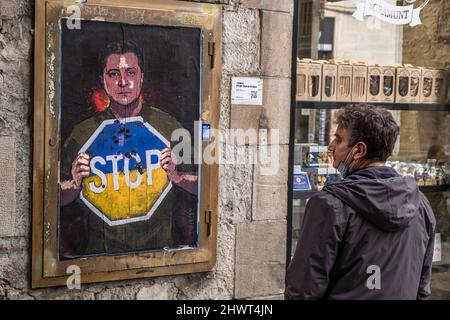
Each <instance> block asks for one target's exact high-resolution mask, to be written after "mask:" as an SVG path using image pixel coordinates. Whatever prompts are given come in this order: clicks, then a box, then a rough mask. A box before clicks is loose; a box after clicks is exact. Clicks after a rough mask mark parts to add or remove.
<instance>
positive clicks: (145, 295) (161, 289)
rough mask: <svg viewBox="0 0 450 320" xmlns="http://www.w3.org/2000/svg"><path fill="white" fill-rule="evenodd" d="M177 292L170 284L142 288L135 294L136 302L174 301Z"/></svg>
mask: <svg viewBox="0 0 450 320" xmlns="http://www.w3.org/2000/svg"><path fill="white" fill-rule="evenodd" d="M177 293H178V290H177V289H176V288H175V286H174V285H173V284H172V283H163V284H155V285H153V286H151V287H143V288H141V289H139V291H138V293H137V294H136V300H175V299H176V297H177Z"/></svg>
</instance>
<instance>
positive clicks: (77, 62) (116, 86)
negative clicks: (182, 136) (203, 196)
mask: <svg viewBox="0 0 450 320" xmlns="http://www.w3.org/2000/svg"><path fill="white" fill-rule="evenodd" d="M68 26H70V25H69V24H66V23H61V40H60V41H61V52H60V54H61V66H62V67H61V70H60V86H61V87H60V97H58V99H60V111H59V114H60V135H61V148H60V154H59V160H60V161H59V166H60V168H59V185H60V188H59V219H58V221H59V222H58V250H59V256H60V259H61V260H64V259H71V258H80V257H87V256H93V255H117V254H125V253H131V252H147V251H155V250H156V251H161V250H167V249H170V248H180V247H195V246H196V245H197V242H198V220H199V214H198V206H199V204H198V190H199V186H198V179H197V177H198V176H199V174H200V167H199V166H198V165H195V164H194V163H193V162H194V161H193V159H192V161H191V162H189V161H188V163H178V161H177V159H176V158H175V156H174V154H173V152H172V149H173V147H174V143H175V142H173V141H172V140H171V137H172V133H173V132H174V131H175V130H185V131H187V132H189V134H190V136H191V137H193V138H192V139H191V143H192V144H194V140H195V139H194V132H195V131H196V130H195V127H194V126H195V121H196V120H198V119H199V105H200V98H201V96H200V92H201V88H200V86H201V77H200V72H201V63H202V59H201V56H202V52H201V51H202V45H201V41H202V38H201V32H200V30H199V29H195V28H183V27H162V26H148V25H146V26H144V25H142V26H141V25H129V24H125V23H113V22H100V21H83V22H82V28H79V29H76V28H72V29H71V28H69V27H68ZM184 159H185V158H184Z"/></svg>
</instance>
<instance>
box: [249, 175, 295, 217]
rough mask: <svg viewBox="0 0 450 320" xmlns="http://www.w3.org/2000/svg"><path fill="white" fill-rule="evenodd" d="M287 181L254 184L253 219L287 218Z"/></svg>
mask: <svg viewBox="0 0 450 320" xmlns="http://www.w3.org/2000/svg"><path fill="white" fill-rule="evenodd" d="M287 191H288V189H287V183H285V184H282V185H273V184H257V183H255V184H254V185H253V207H252V220H253V221H259V220H271V219H286V215H287Z"/></svg>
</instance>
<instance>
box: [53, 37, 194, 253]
mask: <svg viewBox="0 0 450 320" xmlns="http://www.w3.org/2000/svg"><path fill="white" fill-rule="evenodd" d="M99 62H100V66H101V77H100V78H101V82H102V85H103V88H104V91H105V93H106V95H105V99H104V100H105V107H106V110H105V111H103V112H98V113H96V114H95V115H94V116H93V117H91V118H88V119H86V120H84V121H82V122H81V123H79V124H77V125H76V126H75V127H74V128H73V130H72V133H71V135H70V136H69V138H68V139H67V140H66V141H65V143H64V144H63V147H62V151H61V181H62V182H61V184H60V201H61V206H62V209H61V216H60V219H61V223H60V238H61V245H60V249H61V250H60V253H61V255H62V256H65V257H72V256H79V255H85V254H97V253H100V254H101V253H117V252H123V251H136V250H147V249H158V248H159V249H161V247H165V246H173V245H191V244H193V243H195V241H196V234H195V233H196V226H195V220H196V202H197V201H196V198H197V197H196V196H197V175H196V174H195V173H194V174H192V173H188V172H189V169H192V168H187V167H188V166H184V167H183V165H179V166H178V168H177V166H176V165H175V163H174V161H173V158H172V153H171V149H170V148H167V149H165V150H163V151H162V153H161V157H160V166H161V168H163V169H164V170H165V172H166V173H167V177H168V179H169V180H170V182H172V183H173V185H174V186H175V188H172V190H170V192H169V193H168V194H167V195H166V197H165V198H164V200H163V201H162V203H161V204H160V206H159V207H158V209H157V210H156V211H155V213H154V214H153V215H152V217H151V218H150V219H149V220H147V221H139V222H134V223H128V224H125V225H119V226H109V225H107V224H105V223H104V222H103V221H102V220H101V219H99V218H98V217H97V216H95V215H94V214H92V212H89V209H88V208H87V207H86V206H85V205H84V204H83V203H82V202H81V201H80V199H79V194H80V192H81V190H82V182H83V179H84V178H87V177H89V176H90V175H91V167H90V160H91V159H90V156H89V154H87V153H84V152H81V153H78V152H79V150H80V149H81V147H82V146H83V145H84V144H85V143H86V141H88V139H89V138H90V137H91V136H92V134H93V133H94V132H95V130H97V128H98V127H99V126H100V125H101V124H102V123H103V121H105V120H109V119H116V120H121V119H126V118H132V117H136V116H140V117H142V118H143V119H144V121H146V122H148V123H150V124H151V125H152V127H153V128H155V129H156V130H157V131H158V132H159V133H160V134H161V135H162V136H163V137H164V138H166V139H167V140H168V141H170V137H171V134H172V132H173V131H174V130H176V129H180V128H182V126H181V125H180V123H179V122H178V121H177V120H176V119H174V118H173V117H172V116H171V115H169V114H167V113H165V112H164V111H162V110H160V109H156V108H153V107H150V106H145V105H144V104H143V99H142V85H143V82H144V73H143V70H144V66H143V63H144V59H143V56H142V54H141V50H140V49H139V47H138V46H137V45H135V44H134V43H132V42H116V43H112V44H110V45H108V46H107V47H106V49H105V50H104V51H103V52H102V53H101V55H100V61H99ZM179 168H181V169H184V170H181V171H180V170H177V169H179ZM190 171H193V170H190Z"/></svg>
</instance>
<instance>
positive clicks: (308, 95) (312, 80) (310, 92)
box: [296, 59, 322, 101]
mask: <svg viewBox="0 0 450 320" xmlns="http://www.w3.org/2000/svg"><path fill="white" fill-rule="evenodd" d="M321 93H322V63H321V62H319V61H314V60H311V59H303V60H297V94H296V100H297V101H321V97H322V94H321Z"/></svg>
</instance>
